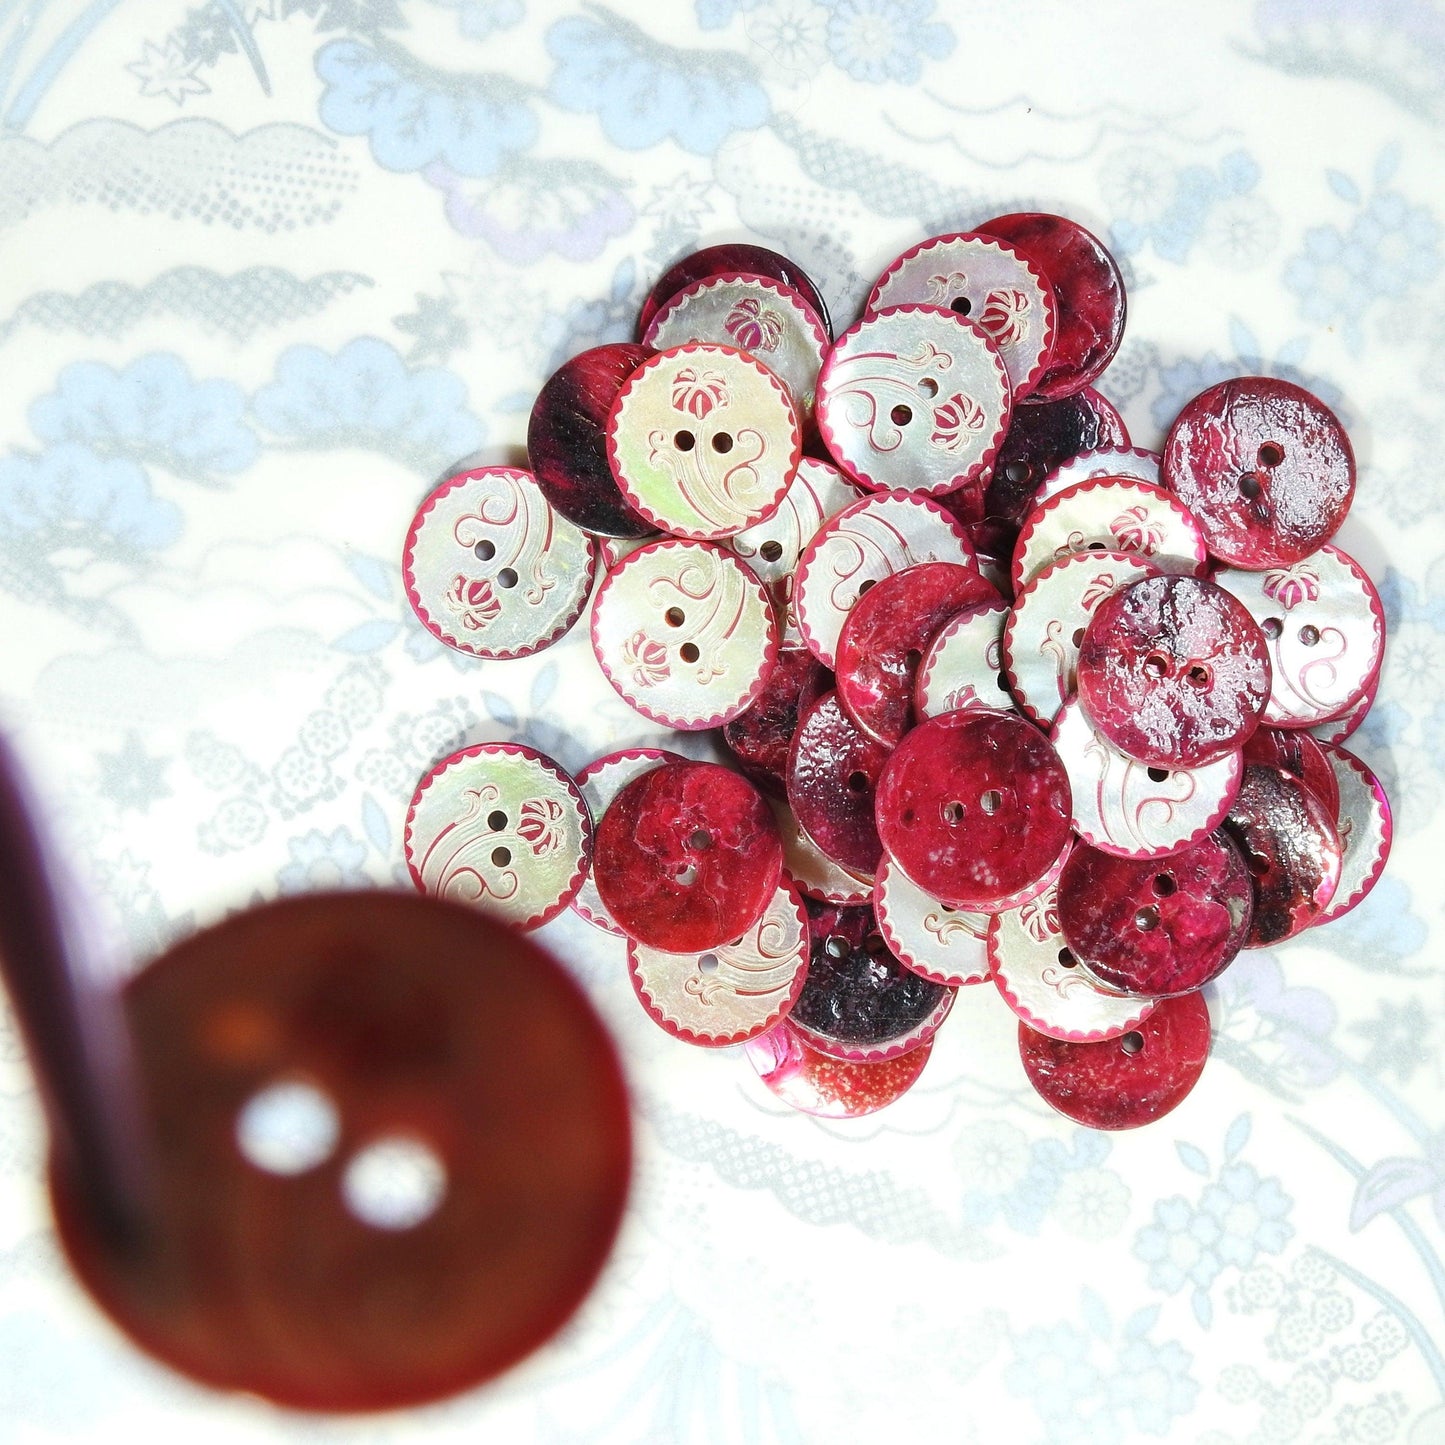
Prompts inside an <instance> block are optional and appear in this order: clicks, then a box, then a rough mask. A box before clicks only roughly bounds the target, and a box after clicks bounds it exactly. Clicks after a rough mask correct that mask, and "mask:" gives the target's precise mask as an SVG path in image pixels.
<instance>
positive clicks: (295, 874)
mask: <svg viewBox="0 0 1445 1445" xmlns="http://www.w3.org/2000/svg"><path fill="white" fill-rule="evenodd" d="M286 848H287V851H288V852H289V853H290V854H291V861H290V862H289V863H287V864H286V865H285V867H283V868H282V869H280V870H279V871H278V872H277V874H276V886H277V887H278V888H279V889H280V890H281V892H282V893H309V892H318V891H321V890H323V889H330V888H364V887H365V886H366V883H367V877H366V874H365V873H364V872H362V864H363V863H364V862H365V861H366V844H365V843H363V842H362V841H361V840H360V839H359V838H355V837H353V836H352V833H351V829H350V828H346V827H341V828H337V829H336V830H335V831H334V832H332V833H323V832H322V831H321V830H320V829H319V828H313V829H312V830H311V831H310V832H309V833H303V834H302V835H301V836H300V837H299V838H292V839H290V840H289V841H288V842H287V844H286Z"/></svg>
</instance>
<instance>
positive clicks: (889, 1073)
mask: <svg viewBox="0 0 1445 1445" xmlns="http://www.w3.org/2000/svg"><path fill="white" fill-rule="evenodd" d="M743 1049H744V1052H745V1053H746V1054H747V1056H748V1062H749V1063H750V1064H752V1066H753V1068H754V1069H756V1070H757V1074H758V1078H760V1079H761V1080H762V1081H763V1083H764V1084H765V1085H766V1086H767V1087H768V1089H770V1090H771V1091H772V1093H773V1094H775V1095H776V1096H777V1097H778V1098H779V1099H781V1100H782V1102H783V1103H785V1104H787V1105H788V1106H789V1107H790V1108H793V1109H797V1110H798V1111H799V1112H800V1113H803V1114H813V1115H815V1116H816V1117H817V1118H820V1119H861V1118H862V1117H863V1116H864V1115H866V1114H876V1113H877V1112H878V1110H879V1109H883V1108H886V1107H887V1106H888V1105H889V1104H892V1103H893V1102H895V1101H896V1100H898V1099H901V1098H902V1097H903V1095H904V1094H906V1093H907V1092H908V1091H909V1089H911V1088H912V1087H913V1086H914V1084H916V1083H917V1082H918V1077H919V1075H920V1074H922V1072H923V1066H924V1065H925V1064H926V1063H927V1062H928V1056H929V1055H930V1054H931V1053H932V1052H933V1045H932V1043H923V1044H920V1045H919V1046H918V1047H917V1048H916V1049H910V1050H909V1052H908V1053H906V1054H900V1055H899V1056H898V1057H897V1058H895V1059H886V1060H885V1061H884V1062H883V1063H881V1064H853V1063H847V1062H845V1061H844V1060H842V1059H833V1058H829V1057H828V1055H827V1054H822V1053H819V1052H818V1050H817V1049H815V1048H813V1047H812V1045H810V1044H808V1043H807V1042H805V1041H804V1039H803V1037H802V1035H801V1034H799V1033H798V1031H797V1030H796V1029H794V1028H793V1027H792V1026H791V1025H790V1024H789V1023H788V1021H787V1020H786V1019H785V1020H784V1021H783V1022H782V1023H780V1024H779V1025H778V1026H777V1028H774V1029H769V1030H768V1032H767V1033H765V1034H760V1035H759V1036H758V1037H757V1038H755V1039H750V1040H749V1041H748V1042H747V1043H746V1044H744V1046H743Z"/></svg>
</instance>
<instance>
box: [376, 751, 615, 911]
mask: <svg viewBox="0 0 1445 1445" xmlns="http://www.w3.org/2000/svg"><path fill="white" fill-rule="evenodd" d="M402 844H403V847H404V849H405V852H406V866H407V868H408V869H409V870H410V872H411V876H412V881H413V882H414V883H415V884H416V886H417V887H418V888H420V889H421V890H422V892H423V893H429V894H431V895H432V897H434V898H445V899H447V900H448V901H450V902H453V903H471V904H474V905H475V906H476V907H478V908H481V909H484V910H485V911H486V912H487V913H490V914H492V915H494V916H495V917H497V918H500V919H502V921H503V922H505V923H510V924H511V925H512V926H513V927H515V928H521V929H531V928H540V927H541V926H542V925H543V924H544V923H547V922H549V921H550V920H551V919H553V918H555V917H556V916H557V915H558V914H559V913H560V912H561V911H562V910H563V909H564V908H566V906H567V905H568V904H569V903H570V902H571V901H572V900H573V899H574V898H575V897H576V896H577V890H578V889H579V888H581V886H582V880H583V878H584V877H585V876H586V873H587V861H588V857H589V855H590V853H591V851H592V819H591V817H590V816H589V815H588V812H587V804H586V803H585V802H583V800H582V794H581V793H580V792H578V790H577V785H576V784H575V783H574V782H573V781H572V779H571V778H569V777H568V776H567V774H566V773H564V772H563V771H562V769H561V768H559V767H558V766H557V764H556V763H554V762H553V761H552V759H551V758H549V757H546V756H545V755H544V754H542V753H539V752H537V751H536V750H535V749H533V748H528V747H523V746H522V745H521V744H519V743H481V744H479V745H478V746H476V747H471V748H463V749H462V750H461V751H460V752H456V753H453V754H452V755H451V756H450V757H449V758H443V759H442V761H441V762H439V763H438V764H437V765H436V766H435V767H434V768H432V770H431V771H430V772H429V773H427V774H426V776H425V777H423V778H422V780H421V782H420V783H418V784H417V788H416V792H415V793H414V794H412V799H411V806H410V807H409V808H408V809H407V814H406V829H405V833H404V835H403V838H402Z"/></svg>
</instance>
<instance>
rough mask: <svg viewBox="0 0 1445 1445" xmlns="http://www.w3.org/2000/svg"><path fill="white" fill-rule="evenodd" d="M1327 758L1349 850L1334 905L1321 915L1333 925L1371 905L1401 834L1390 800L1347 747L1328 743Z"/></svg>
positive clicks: (1341, 832)
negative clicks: (1392, 846) (1367, 903)
mask: <svg viewBox="0 0 1445 1445" xmlns="http://www.w3.org/2000/svg"><path fill="white" fill-rule="evenodd" d="M1325 757H1326V758H1327V760H1328V761H1329V764H1330V768H1331V770H1332V771H1333V773H1334V775H1335V779H1336V783H1337V790H1338V795H1339V801H1338V804H1337V811H1336V813H1335V827H1336V829H1337V830H1338V832H1339V835H1340V845H1341V847H1342V849H1343V850H1344V851H1343V853H1342V855H1341V858H1340V881H1339V884H1338V886H1337V887H1336V888H1335V896H1334V897H1333V898H1332V899H1331V900H1330V904H1329V907H1328V908H1326V909H1325V910H1324V912H1323V913H1321V914H1320V917H1319V921H1320V922H1321V923H1329V922H1331V921H1332V920H1334V919H1336V918H1339V917H1340V916H1341V915H1342V914H1345V913H1348V912H1349V911H1350V909H1352V908H1354V907H1355V906H1356V905H1358V904H1360V903H1363V902H1364V901H1365V899H1366V897H1367V896H1368V895H1369V892H1370V890H1371V889H1372V888H1373V887H1374V886H1375V884H1376V883H1378V882H1379V881H1380V875H1381V874H1382V873H1383V872H1384V871H1385V863H1386V861H1387V860H1388V859H1389V857H1390V844H1391V842H1392V841H1393V840H1394V836H1395V826H1394V822H1393V820H1392V818H1391V816H1390V800H1389V799H1388V798H1387V797H1386V796H1385V790H1384V788H1382V787H1381V786H1380V780H1379V779H1378V778H1377V777H1376V776H1375V775H1374V773H1372V772H1371V771H1370V770H1369V768H1367V767H1366V766H1365V765H1364V763H1362V762H1361V761H1360V760H1359V758H1357V757H1356V756H1355V755H1354V754H1353V753H1347V752H1346V751H1345V750H1344V748H1340V747H1335V746H1333V745H1325Z"/></svg>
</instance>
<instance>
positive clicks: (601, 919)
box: [572, 748, 682, 938]
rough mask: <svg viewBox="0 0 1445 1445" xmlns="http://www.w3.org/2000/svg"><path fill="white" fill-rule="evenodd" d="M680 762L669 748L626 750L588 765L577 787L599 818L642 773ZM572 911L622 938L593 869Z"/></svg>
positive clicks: (578, 777) (574, 901) (590, 808)
mask: <svg viewBox="0 0 1445 1445" xmlns="http://www.w3.org/2000/svg"><path fill="white" fill-rule="evenodd" d="M681 761H682V759H681V755H680V754H678V753H670V752H668V751H667V749H666V748H624V749H623V750H622V751H621V752H616V753H608V754H607V756H606V757H604V758H598V759H597V761H596V762H593V763H588V764H587V766H586V767H585V768H583V769H582V771H581V772H580V773H578V774H577V778H576V783H577V787H578V788H579V789H580V790H581V793H582V797H583V799H584V800H585V801H586V803H587V810H588V812H590V813H591V814H592V816H593V817H594V818H600V817H601V816H602V815H603V814H604V813H605V812H606V811H607V809H608V807H609V806H610V805H611V803H612V800H613V799H614V798H615V797H616V796H617V795H618V793H620V792H621V791H622V790H623V788H625V787H626V786H627V784H628V783H630V782H631V781H632V780H633V778H635V777H637V776H638V774H639V773H647V772H651V771H652V769H653V768H655V767H658V766H660V765H661V764H662V763H676V762H681ZM572 907H573V909H574V910H575V911H576V912H577V913H580V914H581V915H582V917H583V918H585V919H586V920H587V921H588V923H595V924H596V925H597V927H598V928H602V929H605V930H606V931H607V932H608V933H615V934H616V935H617V936H618V937H619V938H620V937H623V933H622V930H621V929H620V928H619V927H618V926H617V923H616V921H615V920H614V919H613V917H612V915H611V913H609V912H608V910H607V905H606V904H605V903H604V902H603V901H602V898H601V895H600V894H599V893H598V892H597V884H596V883H594V882H593V880H592V870H591V869H590V868H589V869H588V870H587V876H586V878H584V879H583V880H582V886H581V887H580V888H579V889H578V890H577V896H576V897H575V898H574V899H573V900H572Z"/></svg>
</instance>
